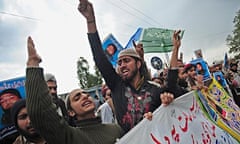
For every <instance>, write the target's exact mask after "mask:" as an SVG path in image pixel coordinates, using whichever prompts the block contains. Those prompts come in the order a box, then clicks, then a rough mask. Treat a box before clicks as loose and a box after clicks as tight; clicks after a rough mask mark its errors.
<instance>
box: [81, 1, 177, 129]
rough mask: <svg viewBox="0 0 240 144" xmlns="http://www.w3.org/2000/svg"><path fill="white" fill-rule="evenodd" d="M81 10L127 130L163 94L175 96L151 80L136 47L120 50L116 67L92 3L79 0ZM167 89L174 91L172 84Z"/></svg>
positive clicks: (101, 67) (121, 119)
mask: <svg viewBox="0 0 240 144" xmlns="http://www.w3.org/2000/svg"><path fill="white" fill-rule="evenodd" d="M78 10H79V12H80V13H81V14H82V15H83V16H84V17H85V19H86V22H87V28H88V40H89V43H90V46H91V50H92V54H93V58H94V61H95V64H96V66H97V67H98V69H99V71H100V72H101V74H102V76H103V78H104V80H105V82H106V84H107V85H108V87H109V88H110V90H111V91H112V99H113V104H114V107H115V111H116V118H117V121H118V124H119V125H120V126H121V127H122V129H123V130H124V131H125V133H126V132H128V131H129V130H130V129H132V128H133V127H134V126H135V125H137V124H138V123H139V122H140V121H141V120H142V119H143V116H144V114H145V113H148V112H153V111H154V110H155V109H157V108H158V107H159V106H160V105H161V103H162V102H163V101H161V99H162V97H165V98H166V99H167V100H168V101H167V103H169V102H171V101H172V99H173V95H172V94H170V93H168V92H166V91H165V90H164V89H162V88H160V87H158V86H157V85H154V84H152V83H150V82H148V80H149V79H148V78H147V77H146V71H145V69H144V62H143V59H142V58H141V57H140V55H139V54H138V53H137V51H136V49H135V48H128V49H124V50H122V51H120V53H119V54H118V61H117V66H116V69H115V68H114V67H113V66H112V64H111V63H110V62H109V61H108V59H107V57H106V55H105V53H104V51H103V49H102V43H101V40H100V37H99V35H98V30H97V26H96V19H95V14H94V9H93V6H92V4H91V3H90V2H88V0H80V4H79V6H78ZM169 83H171V81H169ZM175 84H176V83H175ZM168 91H170V92H172V91H175V90H171V88H170V87H169V88H168ZM178 96H179V95H178ZM160 97H161V99H160ZM175 97H177V95H175Z"/></svg>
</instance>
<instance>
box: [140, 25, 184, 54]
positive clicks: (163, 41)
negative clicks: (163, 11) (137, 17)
mask: <svg viewBox="0 0 240 144" xmlns="http://www.w3.org/2000/svg"><path fill="white" fill-rule="evenodd" d="M173 33H174V30H170V29H163V28H144V29H143V31H142V33H141V38H140V41H141V43H142V44H143V48H144V53H167V52H171V51H172V46H173V43H172V37H173ZM183 34H184V31H181V33H180V38H181V39H182V37H183Z"/></svg>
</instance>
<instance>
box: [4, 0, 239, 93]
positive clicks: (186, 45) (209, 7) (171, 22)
mask: <svg viewBox="0 0 240 144" xmlns="http://www.w3.org/2000/svg"><path fill="white" fill-rule="evenodd" d="M78 2H79V1H78V0H0V51H1V53H0V81H2V80H7V79H11V78H15V77H20V76H24V75H25V67H26V59H27V49H26V42H27V37H28V36H32V38H33V40H34V42H35V46H36V48H37V51H38V53H39V54H40V56H41V57H42V59H43V62H42V63H41V66H42V67H44V69H45V72H50V73H53V74H55V76H56V78H57V80H58V87H59V88H58V90H59V93H65V92H69V91H70V90H72V89H74V88H76V87H78V79H77V73H76V71H77V69H76V67H77V65H76V62H77V60H78V58H79V57H84V58H86V59H87V60H88V62H89V64H90V66H91V67H93V65H94V62H93V58H92V53H91V51H90V47H89V43H88V40H87V28H86V23H85V19H84V18H83V17H82V15H81V14H80V13H79V12H78V10H77V6H78ZM91 2H92V3H93V6H94V8H95V14H96V20H97V26H98V31H99V34H100V37H101V39H102V40H103V39H104V38H105V36H107V35H108V34H109V33H112V34H113V35H114V36H115V37H116V38H117V40H118V41H119V42H120V43H121V44H122V45H123V46H125V45H126V43H127V42H128V40H129V38H130V37H131V35H132V34H133V33H134V32H135V31H136V30H137V28H138V27H143V28H147V27H159V28H167V29H183V30H185V33H184V36H183V40H182V47H181V48H180V51H181V52H183V57H184V62H188V61H190V60H191V59H192V57H194V50H197V49H201V50H202V52H203V57H204V59H205V60H206V61H207V62H208V63H212V62H213V61H215V60H222V59H223V57H224V53H225V52H227V51H228V48H227V46H226V41H225V40H226V37H227V35H228V34H231V33H232V30H233V19H234V16H235V15H236V12H237V11H238V10H239V9H240V2H239V0H199V1H196V0H92V1H91ZM169 55H170V54H169ZM152 56H159V57H160V58H161V59H162V60H163V61H166V59H165V55H164V54H147V55H146V60H147V63H149V61H150V58H151V57H152ZM150 67H151V66H150Z"/></svg>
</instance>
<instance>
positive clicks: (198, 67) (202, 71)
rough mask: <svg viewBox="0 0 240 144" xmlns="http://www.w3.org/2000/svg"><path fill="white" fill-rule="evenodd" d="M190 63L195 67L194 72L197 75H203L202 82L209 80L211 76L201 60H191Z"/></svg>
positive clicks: (205, 64)
mask: <svg viewBox="0 0 240 144" xmlns="http://www.w3.org/2000/svg"><path fill="white" fill-rule="evenodd" d="M190 63H191V64H193V65H195V67H196V72H197V74H198V75H203V81H207V80H209V79H211V74H210V71H209V69H208V65H207V63H206V62H205V61H204V60H203V59H202V58H197V59H195V60H192V61H191V62H190Z"/></svg>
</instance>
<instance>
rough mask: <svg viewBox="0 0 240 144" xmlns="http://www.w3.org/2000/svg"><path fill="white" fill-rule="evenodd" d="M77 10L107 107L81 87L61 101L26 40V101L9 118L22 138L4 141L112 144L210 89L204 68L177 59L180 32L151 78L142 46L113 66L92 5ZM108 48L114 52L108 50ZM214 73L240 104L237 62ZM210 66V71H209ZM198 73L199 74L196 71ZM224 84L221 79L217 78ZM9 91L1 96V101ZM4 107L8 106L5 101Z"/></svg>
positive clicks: (82, 2)
mask: <svg viewBox="0 0 240 144" xmlns="http://www.w3.org/2000/svg"><path fill="white" fill-rule="evenodd" d="M78 11H79V12H80V14H81V15H82V16H83V18H85V20H86V24H87V31H88V33H87V37H88V40H89V44H90V47H91V51H92V55H93V59H94V62H95V64H96V66H97V67H98V69H99V71H100V72H101V74H102V76H103V78H104V83H103V84H102V88H101V93H102V96H103V98H104V100H103V103H101V104H96V102H95V99H94V97H91V96H90V94H89V93H87V92H86V91H85V90H83V89H80V88H73V90H72V91H70V92H69V93H68V95H67V97H66V99H65V100H62V99H61V98H59V97H58V93H57V80H56V78H55V76H54V75H53V74H50V73H44V69H43V68H42V67H41V66H40V63H41V61H42V59H41V56H40V55H38V53H37V49H36V48H35V45H34V41H33V39H32V38H31V36H29V37H28V38H27V53H28V57H27V62H26V83H25V89H26V99H22V100H18V101H17V102H16V103H14V105H13V106H12V108H11V114H10V116H9V117H10V118H11V120H12V122H13V123H14V124H15V127H16V129H17V130H18V134H17V135H15V136H12V137H10V138H8V139H7V140H5V141H4V143H13V144H114V143H115V142H116V141H117V140H118V139H120V138H121V137H122V136H124V135H125V134H126V133H127V132H129V130H131V129H132V128H134V127H135V126H136V125H137V124H138V123H139V122H140V121H142V120H143V119H144V118H146V119H148V120H149V121H151V120H152V118H153V114H152V113H153V112H154V111H155V110H156V109H157V108H158V107H159V106H160V105H164V106H168V105H169V104H170V103H171V102H172V101H173V100H174V99H175V98H178V97H180V96H182V95H183V94H185V93H188V92H190V91H192V90H207V89H208V85H207V84H206V83H205V81H204V76H203V73H204V72H205V71H206V70H204V69H201V68H202V66H201V64H193V63H190V62H189V63H186V62H183V60H182V59H180V58H178V55H179V48H180V47H181V38H180V36H179V34H180V33H181V30H175V31H174V33H173V35H172V43H173V49H172V54H171V59H170V63H169V65H168V67H164V68H163V69H162V70H161V71H158V72H156V73H154V74H151V72H150V70H149V67H148V65H147V64H146V62H145V60H144V48H143V46H144V45H143V44H142V43H140V42H139V43H135V42H134V47H132V48H128V49H124V50H121V51H120V52H119V54H118V56H117V62H116V66H113V65H112V63H111V62H110V61H109V59H108V57H107V56H106V52H105V51H104V50H103V48H102V43H101V39H100V37H99V34H98V29H97V21H96V18H95V14H94V8H93V5H92V3H90V2H89V1H88V0H80V3H79V5H78ZM109 49H110V48H109ZM204 63H205V64H206V66H207V69H208V71H209V72H210V75H212V74H213V73H214V72H217V71H219V72H221V73H222V74H223V76H224V78H225V80H226V83H227V86H226V85H222V86H223V87H224V89H225V90H226V91H227V93H228V94H229V95H230V96H232V97H233V99H234V102H235V103H236V104H237V105H238V106H240V77H239V72H238V63H237V61H234V60H232V61H231V62H229V65H230V67H229V68H228V69H225V68H224V67H223V63H222V62H215V63H214V64H213V65H208V63H207V62H206V61H204ZM205 68H206V67H205ZM197 69H200V70H197ZM217 80H218V81H219V83H220V84H221V80H222V79H221V78H220V79H217ZM7 93H9V92H4V93H3V92H1V94H0V95H1V97H2V99H3V98H4V95H6V94H7ZM2 99H1V106H2V107H4V99H3V100H2Z"/></svg>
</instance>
